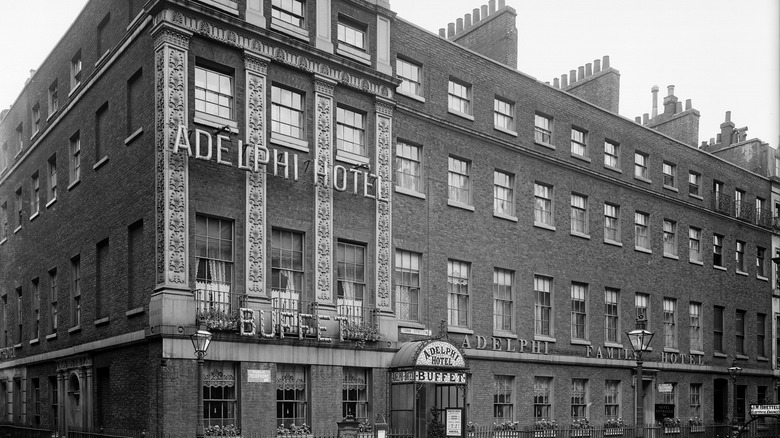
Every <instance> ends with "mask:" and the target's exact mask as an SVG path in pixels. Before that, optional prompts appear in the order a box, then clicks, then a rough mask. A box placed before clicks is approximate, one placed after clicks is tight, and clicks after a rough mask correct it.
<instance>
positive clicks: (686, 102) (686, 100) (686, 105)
mask: <svg viewBox="0 0 780 438" xmlns="http://www.w3.org/2000/svg"><path fill="white" fill-rule="evenodd" d="M691 108H693V105H692V104H691V99H685V111H688V110H689V109H691Z"/></svg>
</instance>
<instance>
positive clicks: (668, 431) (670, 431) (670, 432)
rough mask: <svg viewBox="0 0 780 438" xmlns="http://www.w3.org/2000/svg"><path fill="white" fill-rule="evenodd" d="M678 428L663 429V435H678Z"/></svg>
mask: <svg viewBox="0 0 780 438" xmlns="http://www.w3.org/2000/svg"><path fill="white" fill-rule="evenodd" d="M680 430H681V429H680V426H675V427H664V435H673V434H679V433H680Z"/></svg>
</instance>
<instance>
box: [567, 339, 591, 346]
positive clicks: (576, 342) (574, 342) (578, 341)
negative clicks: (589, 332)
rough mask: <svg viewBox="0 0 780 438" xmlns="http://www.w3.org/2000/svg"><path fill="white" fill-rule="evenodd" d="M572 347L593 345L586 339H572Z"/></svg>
mask: <svg viewBox="0 0 780 438" xmlns="http://www.w3.org/2000/svg"><path fill="white" fill-rule="evenodd" d="M571 344H572V345H593V344H592V343H591V342H590V341H589V340H587V339H572V340H571Z"/></svg>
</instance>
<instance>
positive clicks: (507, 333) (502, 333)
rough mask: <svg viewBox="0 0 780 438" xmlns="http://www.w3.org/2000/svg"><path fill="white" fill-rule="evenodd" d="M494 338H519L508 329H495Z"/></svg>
mask: <svg viewBox="0 0 780 438" xmlns="http://www.w3.org/2000/svg"><path fill="white" fill-rule="evenodd" d="M493 337H494V338H504V339H517V335H516V334H514V333H512V332H510V331H506V330H493Z"/></svg>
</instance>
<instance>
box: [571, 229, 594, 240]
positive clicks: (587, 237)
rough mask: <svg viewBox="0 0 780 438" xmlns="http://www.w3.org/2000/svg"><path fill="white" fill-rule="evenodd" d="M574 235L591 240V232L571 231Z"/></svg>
mask: <svg viewBox="0 0 780 438" xmlns="http://www.w3.org/2000/svg"><path fill="white" fill-rule="evenodd" d="M569 234H571V235H572V236H574V237H579V238H581V239H588V240H590V234H585V233H580V232H579V231H571V232H569Z"/></svg>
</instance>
